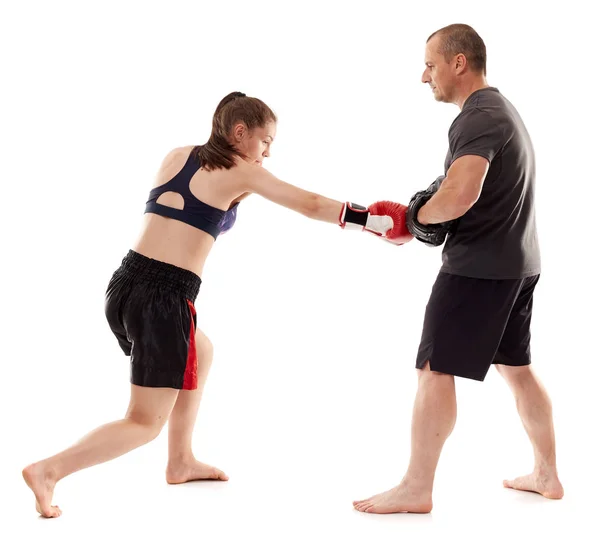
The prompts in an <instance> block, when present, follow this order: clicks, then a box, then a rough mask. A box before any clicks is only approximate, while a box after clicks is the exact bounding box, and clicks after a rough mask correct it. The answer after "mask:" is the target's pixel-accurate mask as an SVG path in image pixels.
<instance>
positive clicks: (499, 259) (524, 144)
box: [441, 87, 540, 279]
mask: <svg viewBox="0 0 600 546" xmlns="http://www.w3.org/2000/svg"><path fill="white" fill-rule="evenodd" d="M448 138H449V142H450V148H449V150H448V155H447V156H446V163H445V170H446V173H447V172H448V169H449V168H450V165H451V164H452V163H453V162H454V161H455V160H456V159H458V158H459V157H461V156H464V155H478V156H482V157H485V158H486V159H487V160H488V161H489V162H490V168H489V171H488V174H487V176H486V178H485V181H484V184H483V188H482V190H481V195H480V197H479V200H478V201H477V202H476V203H475V205H473V207H472V208H471V209H470V210H469V211H468V212H467V213H466V214H465V215H464V216H462V217H461V218H460V219H459V220H458V223H457V226H456V228H455V229H453V230H452V232H451V233H450V235H449V237H448V239H447V241H446V244H445V246H444V250H443V252H442V268H441V271H442V272H444V273H452V274H455V275H463V276H467V277H476V278H481V279H519V278H524V277H529V276H532V275H538V274H539V273H540V251H539V246H538V237H537V230H536V222H535V208H534V192H535V157H534V151H533V145H532V143H531V139H530V137H529V134H528V132H527V129H526V128H525V125H524V123H523V120H522V119H521V117H520V116H519V113H518V112H517V110H516V109H515V107H514V106H513V105H512V104H511V103H510V102H509V101H508V100H507V99H506V98H504V97H503V96H502V95H501V94H500V92H499V91H498V89H496V88H495V87H486V88H484V89H480V90H478V91H475V92H474V93H472V94H471V95H470V96H469V98H468V99H467V100H466V101H465V103H464V105H463V108H462V110H461V112H460V114H459V115H458V116H457V117H456V119H455V120H454V122H453V123H452V125H451V126H450V130H449V132H448Z"/></svg>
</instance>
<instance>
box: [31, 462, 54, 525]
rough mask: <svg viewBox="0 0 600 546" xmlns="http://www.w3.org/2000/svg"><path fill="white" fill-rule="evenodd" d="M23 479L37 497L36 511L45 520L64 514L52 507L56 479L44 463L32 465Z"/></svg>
mask: <svg viewBox="0 0 600 546" xmlns="http://www.w3.org/2000/svg"><path fill="white" fill-rule="evenodd" d="M22 474H23V479H24V480H25V483H26V484H27V485H28V486H29V488H30V489H31V490H32V491H33V494H34V495H35V507H36V510H37V511H38V512H39V513H40V514H41V515H42V516H44V517H45V518H57V517H58V516H60V515H61V514H62V511H61V509H60V508H59V507H58V506H52V504H51V503H52V495H53V494H54V486H55V485H56V478H55V477H54V476H53V473H52V471H51V470H50V469H48V468H45V467H44V464H43V463H42V462H39V463H34V464H30V465H29V466H27V467H25V468H24V469H23V472H22Z"/></svg>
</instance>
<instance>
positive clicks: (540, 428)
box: [496, 364, 564, 499]
mask: <svg viewBox="0 0 600 546" xmlns="http://www.w3.org/2000/svg"><path fill="white" fill-rule="evenodd" d="M496 368H497V369H498V371H499V372H500V375H502V377H504V379H505V380H506V382H507V383H508V385H509V386H510V388H511V390H512V392H513V394H514V396H515V401H516V403H517V410H518V412H519V415H520V417H521V421H522V422H523V425H524V427H525V431H526V432H527V435H528V436H529V439H530V440H531V444H532V446H533V454H534V457H535V464H534V470H533V472H532V473H531V474H529V475H527V476H521V477H519V478H516V479H514V480H505V481H504V487H509V488H511V489H520V490H523V491H534V492H536V493H539V494H540V495H543V496H544V497H547V498H549V499H561V498H562V497H563V494H564V491H563V487H562V485H561V483H560V480H559V479H558V472H557V469H556V446H555V441H554V424H553V422H552V403H551V401H550V397H549V396H548V393H547V392H546V390H545V389H544V386H543V385H542V383H541V381H540V380H539V379H538V378H537V377H536V375H535V374H534V373H533V370H532V369H531V366H504V365H502V364H497V365H496Z"/></svg>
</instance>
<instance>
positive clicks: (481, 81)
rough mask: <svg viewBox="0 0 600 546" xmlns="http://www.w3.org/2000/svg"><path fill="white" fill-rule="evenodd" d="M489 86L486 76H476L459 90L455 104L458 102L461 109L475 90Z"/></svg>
mask: <svg viewBox="0 0 600 546" xmlns="http://www.w3.org/2000/svg"><path fill="white" fill-rule="evenodd" d="M486 87H489V85H488V83H487V81H486V79H485V77H484V76H481V77H477V78H474V79H472V80H470V81H469V82H465V86H464V87H463V88H462V89H460V90H459V91H458V93H457V94H456V99H455V101H454V104H456V105H457V106H458V107H459V108H460V109H461V110H462V108H463V105H464V104H465V102H466V100H467V99H468V98H469V97H470V96H471V95H472V94H473V93H475V91H479V90H480V89H485V88H486Z"/></svg>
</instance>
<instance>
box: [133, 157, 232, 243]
mask: <svg viewBox="0 0 600 546" xmlns="http://www.w3.org/2000/svg"><path fill="white" fill-rule="evenodd" d="M200 166H201V165H200V163H199V161H197V160H196V159H195V158H194V153H193V152H192V153H190V156H189V157H188V159H187V161H186V162H185V165H184V166H183V168H182V169H181V170H180V171H179V172H178V173H177V174H176V175H175V176H174V177H173V178H171V180H169V181H168V182H167V183H166V184H162V185H161V186H158V187H156V188H153V189H152V190H151V191H150V196H149V197H148V201H146V211H145V212H153V213H154V214H159V215H160V216H166V217H168V218H173V219H175V220H179V221H181V222H184V223H186V224H189V225H190V226H194V227H195V228H198V229H200V230H202V231H205V232H206V233H208V234H210V235H212V236H213V237H214V238H215V240H216V239H217V237H218V236H219V235H220V234H221V233H225V232H226V231H229V230H230V229H231V228H232V227H233V224H235V219H236V215H237V207H238V205H239V203H236V204H235V205H233V206H232V207H231V208H230V209H229V210H221V209H218V208H215V207H213V206H211V205H207V204H206V203H203V202H202V201H200V200H199V199H197V198H196V197H195V196H194V194H193V193H192V192H191V190H190V181H191V179H192V176H194V175H195V174H196V172H197V171H198V169H199V168H200ZM168 191H172V192H176V193H178V194H180V195H181V196H182V197H183V209H176V208H174V207H169V206H166V205H161V204H160V203H157V202H156V200H157V199H158V198H159V197H160V196H161V195H162V194H163V193H165V192H168Z"/></svg>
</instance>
